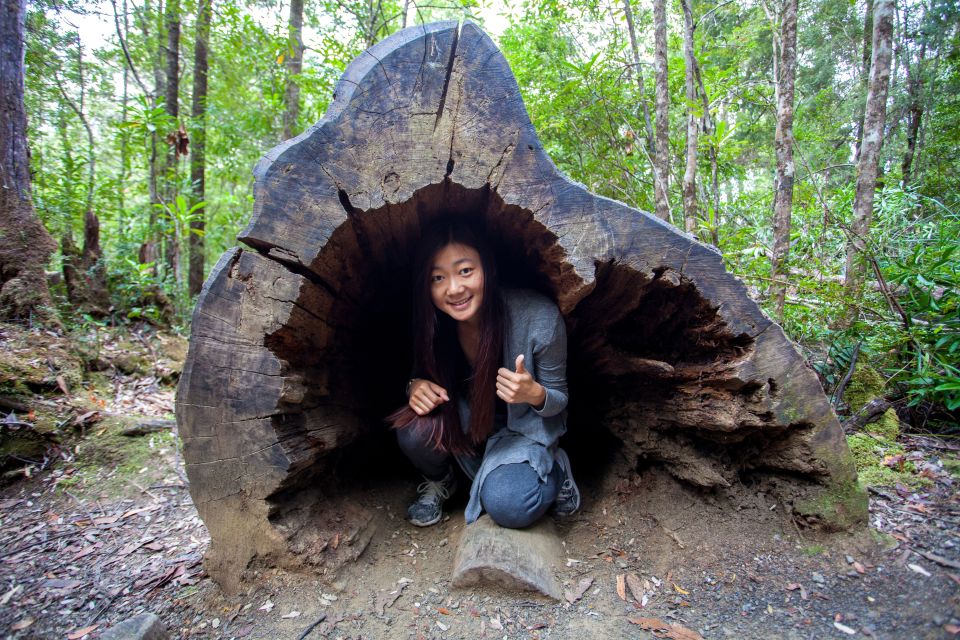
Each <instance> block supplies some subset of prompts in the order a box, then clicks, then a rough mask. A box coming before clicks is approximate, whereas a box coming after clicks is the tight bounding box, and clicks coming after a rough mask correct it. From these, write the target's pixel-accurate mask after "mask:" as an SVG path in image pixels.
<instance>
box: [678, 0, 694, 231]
mask: <svg viewBox="0 0 960 640" xmlns="http://www.w3.org/2000/svg"><path fill="white" fill-rule="evenodd" d="M680 5H681V6H682V8H683V58H684V62H685V64H684V67H685V70H686V73H685V83H684V86H685V88H686V99H687V153H686V168H685V169H684V172H683V227H684V229H685V230H686V231H687V233H695V232H696V230H697V142H698V137H699V130H698V126H697V120H698V118H697V114H696V111H695V109H696V108H697V107H696V104H697V87H696V79H695V74H696V64H697V60H696V57H695V56H694V53H693V30H694V28H695V27H694V25H693V13H692V11H691V10H690V3H689V2H688V1H687V0H680Z"/></svg>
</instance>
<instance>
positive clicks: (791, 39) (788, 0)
mask: <svg viewBox="0 0 960 640" xmlns="http://www.w3.org/2000/svg"><path fill="white" fill-rule="evenodd" d="M780 21H781V27H780V65H779V71H780V75H779V77H777V79H776V83H777V129H776V133H775V134H774V140H773V144H774V149H775V152H776V156H777V174H776V179H775V184H774V203H773V264H772V265H771V271H772V273H771V280H772V281H771V283H770V296H771V297H772V298H773V300H774V306H775V309H776V314H777V318H778V319H782V318H783V303H784V297H785V296H786V290H787V256H788V255H789V253H790V226H791V221H790V213H791V208H792V207H793V180H794V176H795V174H796V170H795V167H794V164H793V94H794V79H795V77H796V70H797V0H784V3H783V11H782V13H781V16H780Z"/></svg>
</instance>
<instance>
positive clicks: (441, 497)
mask: <svg viewBox="0 0 960 640" xmlns="http://www.w3.org/2000/svg"><path fill="white" fill-rule="evenodd" d="M456 490H457V477H456V476H455V475H454V473H453V469H451V470H450V471H449V472H447V477H446V478H443V479H442V480H430V479H429V478H424V482H423V483H422V484H421V485H420V486H419V487H417V499H416V500H415V501H414V503H413V504H411V505H410V507H409V508H408V509H407V519H408V520H409V521H410V524H413V525H415V526H417V527H429V526H430V525H432V524H437V523H438V522H440V518H442V517H443V503H444V502H446V500H447V498H449V497H450V496H452V495H453V492H454V491H456Z"/></svg>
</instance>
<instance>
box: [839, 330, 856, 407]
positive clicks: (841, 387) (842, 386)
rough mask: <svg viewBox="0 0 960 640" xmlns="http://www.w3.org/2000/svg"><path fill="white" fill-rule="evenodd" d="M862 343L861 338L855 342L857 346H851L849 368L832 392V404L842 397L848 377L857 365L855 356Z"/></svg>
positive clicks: (848, 380)
mask: <svg viewBox="0 0 960 640" xmlns="http://www.w3.org/2000/svg"><path fill="white" fill-rule="evenodd" d="M862 345H863V340H861V341H860V342H858V343H857V346H855V347H854V348H853V353H852V354H851V355H850V368H849V369H847V374H846V375H845V376H843V379H842V380H840V384H838V385H837V390H836V391H834V393H833V404H834V406H836V405H837V403H838V402H840V399H841V398H842V397H843V392H844V390H845V389H846V388H847V385H848V384H850V378H852V377H853V370H854V368H856V366H857V356H859V355H860V347H861V346H862Z"/></svg>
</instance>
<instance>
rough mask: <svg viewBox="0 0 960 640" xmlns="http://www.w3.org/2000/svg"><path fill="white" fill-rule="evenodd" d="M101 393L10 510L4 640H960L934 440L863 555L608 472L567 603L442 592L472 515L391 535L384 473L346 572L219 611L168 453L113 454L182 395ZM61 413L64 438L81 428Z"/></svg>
mask: <svg viewBox="0 0 960 640" xmlns="http://www.w3.org/2000/svg"><path fill="white" fill-rule="evenodd" d="M110 380H111V384H110V385H109V386H108V387H104V386H101V387H100V388H99V389H93V390H90V389H88V390H87V393H88V394H92V396H93V397H94V399H95V400H96V402H95V403H94V404H95V405H96V406H97V407H99V409H98V410H99V412H100V415H99V416H97V419H96V420H94V419H93V418H92V417H87V418H85V419H84V420H86V421H87V422H88V423H89V424H86V423H84V424H81V425H80V426H79V428H82V429H83V430H84V431H85V435H84V437H82V438H79V439H78V440H76V443H75V444H72V445H71V446H69V447H67V446H62V447H61V448H60V449H58V450H56V451H55V453H56V460H50V459H48V460H46V461H45V463H44V464H43V465H39V466H37V467H35V468H34V470H33V472H31V475H30V477H23V478H20V479H18V480H16V481H15V482H14V483H13V484H11V485H9V486H7V487H6V488H4V489H3V490H2V491H0V525H2V526H0V630H3V632H4V633H6V634H7V636H8V637H11V638H64V637H68V638H73V639H74V640H77V639H79V638H83V637H85V638H91V639H92V638H97V637H99V636H100V634H101V633H102V632H103V631H104V630H105V629H107V628H109V627H110V626H112V625H113V624H116V622H118V621H120V620H122V619H125V618H127V617H130V616H132V615H134V614H136V613H138V612H140V611H145V610H146V611H152V612H154V613H157V614H158V615H160V616H161V618H162V619H163V621H164V622H165V624H166V625H167V627H168V628H169V629H170V631H171V633H172V635H173V637H180V638H290V639H295V638H299V637H300V636H301V634H303V633H304V631H305V630H307V629H308V628H310V627H311V625H313V623H315V622H317V621H318V620H320V619H321V618H323V620H322V621H321V622H319V624H317V625H316V626H314V627H313V629H312V631H311V632H310V634H309V635H308V636H307V637H308V638H321V637H329V638H477V637H488V638H561V639H569V640H581V639H582V638H591V637H629V638H652V637H661V638H663V637H666V638H678V639H689V638H696V637H698V635H697V634H699V636H700V637H703V638H711V639H712V638H748V639H749V638H788V639H793V638H796V639H801V638H803V639H806V638H843V637H847V636H850V637H876V638H891V639H893V638H951V637H955V636H956V635H957V634H958V632H960V527H958V523H960V498H958V491H957V485H958V481H957V479H956V478H955V477H954V476H952V475H951V474H950V473H949V472H948V471H947V469H946V468H945V467H944V463H943V459H945V454H949V455H950V456H953V457H954V458H955V457H956V451H953V450H952V449H951V447H952V445H945V444H943V443H942V442H940V441H938V440H935V439H925V438H901V443H902V444H904V445H905V447H906V448H907V451H908V456H912V458H911V459H912V460H913V461H914V462H915V464H916V468H917V469H921V470H924V471H923V472H924V473H925V474H926V477H928V478H929V479H930V481H931V486H930V487H928V488H927V489H925V490H923V491H911V490H909V489H907V488H905V487H894V488H889V489H881V490H877V491H874V492H873V493H872V495H871V525H872V526H871V528H870V529H869V530H865V531H863V532H861V533H859V534H857V535H846V534H844V535H823V534H817V533H815V532H812V531H808V530H800V529H798V528H797V526H796V525H794V524H793V521H792V520H791V519H790V518H789V517H788V516H787V511H788V510H787V509H786V508H785V506H784V505H781V504H778V503H776V502H774V501H773V499H772V498H771V497H770V496H773V495H776V492H775V491H773V490H772V488H771V487H769V486H767V485H764V484H763V483H762V482H758V483H757V484H756V485H755V486H749V487H747V486H739V487H734V488H732V489H731V490H730V491H727V492H718V493H714V494H707V495H702V494H700V493H698V492H695V491H692V490H690V489H688V488H686V487H684V486H681V485H679V484H677V483H676V482H674V481H673V480H671V479H670V478H669V477H668V476H667V475H666V474H664V473H663V472H660V471H658V470H656V469H649V470H646V471H644V472H642V473H641V474H639V475H638V474H637V473H636V472H635V471H634V470H632V469H629V468H628V467H627V465H626V463H625V462H622V461H621V462H619V463H615V464H614V466H613V468H611V469H609V470H608V471H607V472H606V473H604V474H602V475H599V476H597V477H595V478H590V477H586V478H584V481H583V482H582V483H581V484H582V486H581V488H582V490H583V492H584V498H585V508H584V510H583V511H582V512H581V513H580V514H578V515H577V516H576V517H574V518H573V519H572V520H569V521H565V522H562V523H560V524H559V530H560V534H561V536H562V538H563V540H564V548H565V555H566V558H567V560H566V566H564V567H562V568H561V569H560V571H559V574H560V577H561V580H562V582H563V584H564V588H565V589H567V591H568V592H569V597H570V600H572V602H564V603H554V602H550V601H545V600H542V599H537V598H534V597H530V596H525V595H517V594H509V593H503V592H499V591H497V590H494V589H489V590H479V591H459V590H453V589H451V586H450V583H449V579H450V570H451V567H452V564H453V555H454V552H455V548H456V544H457V540H458V538H459V536H460V534H461V533H462V531H463V527H464V524H463V515H462V508H463V502H464V497H463V495H460V496H459V497H458V498H457V500H458V501H455V502H454V504H453V505H452V509H451V512H450V516H449V518H447V519H445V520H444V521H443V522H442V523H440V524H439V525H437V526H435V527H431V528H427V529H417V528H415V527H412V526H410V525H409V524H408V523H406V522H405V521H404V520H403V517H402V514H403V513H404V510H405V507H406V503H407V501H408V500H409V499H410V497H411V495H412V491H413V486H414V484H415V480H414V478H413V477H412V476H410V475H406V474H405V473H404V472H402V471H395V470H386V471H384V472H383V473H382V474H381V475H379V476H375V477H369V478H367V479H366V480H365V481H364V482H362V483H360V484H358V485H357V486H356V487H355V495H354V496H353V499H354V500H355V502H356V503H357V504H358V505H359V506H362V507H365V508H367V509H369V510H370V511H371V512H373V513H374V514H375V521H376V531H375V533H374V535H373V537H372V539H371V541H370V544H369V546H368V547H367V548H366V550H365V551H364V552H363V554H362V555H361V556H360V558H359V560H358V561H357V562H356V563H354V564H351V565H348V566H347V567H345V568H344V569H343V570H342V571H341V572H340V573H339V574H338V575H299V574H290V573H285V572H283V571H280V570H277V569H270V568H264V569H261V570H259V572H257V574H256V576H255V577H254V579H253V580H252V582H251V583H250V584H249V587H248V589H247V590H246V591H245V592H244V593H242V594H240V595H238V596H236V597H232V598H226V597H223V596H222V595H221V594H220V592H219V590H218V589H217V587H216V586H215V585H214V584H213V583H212V582H211V580H210V579H209V578H208V577H206V575H205V573H204V572H203V568H202V564H201V560H202V554H203V552H204V550H205V549H206V546H207V544H208V539H207V536H206V531H205V529H204V527H203V525H202V523H201V522H200V520H199V518H198V517H197V514H196V511H195V509H194V507H193V505H192V503H191V501H190V497H189V493H188V491H187V488H186V479H185V476H184V474H183V469H182V461H181V459H180V456H179V454H178V449H177V442H176V439H175V437H174V435H173V434H172V433H168V432H163V431H161V432H159V433H152V434H148V435H144V436H139V437H128V436H123V435H120V432H122V431H123V429H125V428H127V427H129V426H130V425H131V424H137V423H139V422H142V421H143V420H142V418H156V417H163V416H167V417H169V412H170V411H172V397H173V396H172V388H171V387H170V386H169V385H164V384H163V383H162V382H161V381H160V380H159V379H158V378H157V377H155V376H125V375H120V374H117V375H114V376H113V377H112V378H111V379H110ZM108 390H109V392H108ZM98 394H99V395H98ZM77 395H78V394H74V400H75V399H76V397H77ZM87 400H89V398H87ZM58 402H59V404H57V403H54V404H55V405H56V407H57V408H56V409H55V411H57V412H59V414H58V415H63V416H67V417H70V419H71V420H74V421H76V420H77V419H79V418H82V417H83V416H84V415H85V413H87V412H80V411H78V410H77V408H76V407H75V406H74V405H73V404H71V403H70V402H66V401H63V402H60V401H58ZM84 406H86V405H84ZM81 422H83V421H81ZM40 467H42V469H41V468H40ZM767 482H769V481H767ZM621 576H622V578H620V577H621ZM618 578H620V579H622V582H623V588H622V596H621V594H620V593H618V581H619V580H618ZM581 592H582V595H580V593H581ZM578 596H579V597H578ZM641 603H642V605H641ZM671 625H674V626H671Z"/></svg>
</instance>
